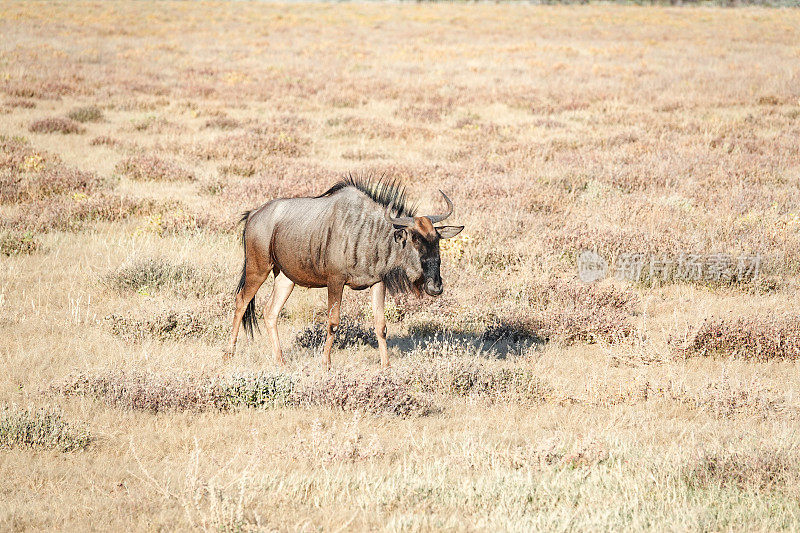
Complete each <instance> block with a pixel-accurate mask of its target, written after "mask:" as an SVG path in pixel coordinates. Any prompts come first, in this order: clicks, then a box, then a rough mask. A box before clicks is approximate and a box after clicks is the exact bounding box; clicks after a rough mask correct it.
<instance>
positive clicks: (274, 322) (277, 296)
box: [264, 272, 294, 365]
mask: <svg viewBox="0 0 800 533" xmlns="http://www.w3.org/2000/svg"><path fill="white" fill-rule="evenodd" d="M293 288H294V282H293V281H292V280H290V279H289V278H287V277H286V275H284V273H283V272H281V273H279V274H278V275H277V276H275V285H274V286H273V288H272V294H271V295H270V297H269V301H268V302H267V306H266V308H265V309H264V321H265V322H266V323H267V332H268V333H269V340H270V342H271V343H272V355H273V356H274V357H275V362H276V363H278V364H279V365H285V364H286V361H284V359H283V351H282V350H281V342H280V340H279V339H278V315H280V314H281V309H283V306H284V304H286V300H288V299H289V295H290V294H292V289H293Z"/></svg>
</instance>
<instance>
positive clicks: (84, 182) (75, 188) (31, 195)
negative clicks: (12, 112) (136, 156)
mask: <svg viewBox="0 0 800 533" xmlns="http://www.w3.org/2000/svg"><path fill="white" fill-rule="evenodd" d="M107 186H108V184H107V182H106V181H105V180H103V179H101V178H100V177H98V176H97V175H96V174H94V173H92V172H83V171H81V170H77V169H75V168H72V167H68V166H66V165H65V164H64V163H63V162H62V161H61V160H60V158H59V157H58V156H55V155H53V154H50V153H48V152H44V151H38V150H35V149H34V148H33V147H32V146H30V144H28V143H27V141H25V140H24V139H20V138H6V137H0V203H15V202H29V201H33V200H42V199H45V198H48V197H50V196H55V195H62V194H67V193H68V194H71V195H73V196H74V195H80V194H83V195H86V194H89V193H92V192H94V191H97V190H99V189H102V188H105V187H107Z"/></svg>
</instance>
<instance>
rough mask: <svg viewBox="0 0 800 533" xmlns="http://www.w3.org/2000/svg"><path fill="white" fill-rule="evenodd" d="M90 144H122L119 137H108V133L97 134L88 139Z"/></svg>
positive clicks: (113, 145)
mask: <svg viewBox="0 0 800 533" xmlns="http://www.w3.org/2000/svg"><path fill="white" fill-rule="evenodd" d="M89 145H90V146H110V147H112V148H113V147H115V146H122V145H123V143H122V141H120V140H119V139H115V138H113V137H109V136H108V135H98V136H97V137H95V138H94V139H92V140H91V141H89Z"/></svg>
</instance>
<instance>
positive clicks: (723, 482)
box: [683, 447, 800, 491]
mask: <svg viewBox="0 0 800 533" xmlns="http://www.w3.org/2000/svg"><path fill="white" fill-rule="evenodd" d="M799 471H800V460H799V459H798V456H797V453H796V452H795V451H794V450H786V449H780V448H763V447H762V448H759V449H756V450H752V451H746V452H731V451H722V452H708V451H705V452H703V453H702V455H701V456H700V457H699V458H698V459H696V460H695V461H693V462H692V463H689V464H687V465H685V466H684V474H683V477H684V480H685V482H686V483H687V484H689V485H690V486H692V487H698V488H702V489H707V488H709V487H714V486H719V487H734V488H737V489H740V490H759V491H769V490H781V489H783V488H785V487H786V486H787V485H788V484H789V483H793V482H796V481H797V479H798V472H799Z"/></svg>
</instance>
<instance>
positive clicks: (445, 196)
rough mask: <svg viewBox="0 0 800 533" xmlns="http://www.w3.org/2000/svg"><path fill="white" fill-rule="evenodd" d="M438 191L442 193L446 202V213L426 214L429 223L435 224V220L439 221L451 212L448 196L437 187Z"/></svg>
mask: <svg viewBox="0 0 800 533" xmlns="http://www.w3.org/2000/svg"><path fill="white" fill-rule="evenodd" d="M439 192H440V193H442V196H444V201H445V202H447V213H445V214H443V215H428V220H430V221H431V224H436V223H437V222H441V221H442V220H444V219H446V218H447V217H449V216H450V215H452V214H453V202H451V201H450V198H448V197H447V195H446V194H445V193H444V191H442V190H441V189H439Z"/></svg>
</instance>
